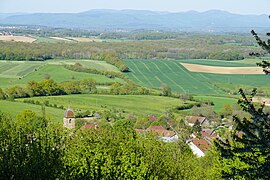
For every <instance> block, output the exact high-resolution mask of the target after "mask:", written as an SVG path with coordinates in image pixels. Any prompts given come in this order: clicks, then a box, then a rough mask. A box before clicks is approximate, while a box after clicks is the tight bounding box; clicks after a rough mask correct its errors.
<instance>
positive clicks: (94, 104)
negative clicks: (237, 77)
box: [18, 94, 194, 115]
mask: <svg viewBox="0 0 270 180" xmlns="http://www.w3.org/2000/svg"><path fill="white" fill-rule="evenodd" d="M27 99H28V100H29V99H32V100H35V101H37V100H38V101H40V102H44V101H49V102H50V104H57V105H58V106H61V105H63V106H64V107H67V106H68V105H70V106H71V108H72V109H74V110H78V109H80V110H90V111H91V110H96V111H99V110H107V109H116V110H125V112H126V113H134V114H137V115H148V114H156V115H160V114H162V113H163V112H165V111H166V110H167V109H169V108H173V107H176V106H180V105H183V102H182V101H181V100H179V99H177V98H170V97H162V96H150V95H149V96H148V95H147V96H146V95H96V94H82V95H66V96H54V97H34V98H27ZM18 100H19V101H22V100H23V99H18ZM189 103H194V102H189Z"/></svg>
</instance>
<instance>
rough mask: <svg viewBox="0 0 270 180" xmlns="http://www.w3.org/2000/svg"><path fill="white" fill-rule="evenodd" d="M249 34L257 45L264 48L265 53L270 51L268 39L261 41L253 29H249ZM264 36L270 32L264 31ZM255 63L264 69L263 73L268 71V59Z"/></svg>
mask: <svg viewBox="0 0 270 180" xmlns="http://www.w3.org/2000/svg"><path fill="white" fill-rule="evenodd" d="M269 18H270V16H269ZM251 34H252V35H253V36H254V38H255V39H256V41H257V43H258V45H259V46H260V47H261V48H262V49H263V50H265V51H266V52H267V53H270V39H268V40H267V41H263V40H262V39H261V38H260V37H259V36H258V34H257V33H256V32H255V31H254V30H252V31H251ZM266 36H270V32H268V33H266ZM251 55H256V56H259V55H261V54H259V53H251ZM257 65H258V66H260V67H262V68H263V71H264V73H265V74H269V73H270V62H269V61H262V62H260V63H257Z"/></svg>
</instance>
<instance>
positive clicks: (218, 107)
mask: <svg viewBox="0 0 270 180" xmlns="http://www.w3.org/2000/svg"><path fill="white" fill-rule="evenodd" d="M194 99H195V100H199V101H211V102H213V103H214V111H215V112H221V111H222V109H223V107H224V104H236V103H237V99H235V98H228V97H215V96H194Z"/></svg>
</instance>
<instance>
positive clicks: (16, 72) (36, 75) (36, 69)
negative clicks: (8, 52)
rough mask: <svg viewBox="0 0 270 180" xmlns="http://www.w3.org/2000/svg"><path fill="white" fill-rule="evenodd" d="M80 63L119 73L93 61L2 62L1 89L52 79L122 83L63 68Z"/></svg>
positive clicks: (107, 65) (118, 79) (0, 68)
mask: <svg viewBox="0 0 270 180" xmlns="http://www.w3.org/2000/svg"><path fill="white" fill-rule="evenodd" d="M75 62H80V63H82V64H83V65H85V66H86V67H91V66H92V67H93V68H97V69H100V70H102V69H103V70H104V69H109V70H112V71H117V68H116V67H114V66H112V65H110V64H107V63H106V62H102V61H91V60H67V61H60V60H51V61H45V62H25V61H24V62H18V61H15V62H6V61H0V87H1V88H6V87H10V86H14V85H25V84H26V83H27V82H28V81H30V80H35V81H40V80H43V79H45V78H48V77H49V78H51V79H53V80H55V81H56V82H58V83H60V82H63V81H74V80H81V79H87V78H92V79H94V80H96V82H98V83H111V82H120V83H124V80H122V79H120V78H108V77H106V76H104V75H98V74H90V73H84V72H75V71H71V70H68V69H66V68H64V67H63V64H64V63H66V64H74V63H75Z"/></svg>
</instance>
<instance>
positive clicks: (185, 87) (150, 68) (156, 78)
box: [125, 60, 269, 95]
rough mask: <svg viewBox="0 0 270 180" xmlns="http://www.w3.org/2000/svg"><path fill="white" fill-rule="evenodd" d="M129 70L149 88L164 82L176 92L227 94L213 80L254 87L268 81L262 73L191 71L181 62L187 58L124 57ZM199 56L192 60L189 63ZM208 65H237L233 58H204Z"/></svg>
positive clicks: (132, 76)
mask: <svg viewBox="0 0 270 180" xmlns="http://www.w3.org/2000/svg"><path fill="white" fill-rule="evenodd" d="M125 62H126V63H127V65H128V66H129V68H130V70H131V72H129V73H127V74H126V75H127V76H128V77H129V78H130V79H131V80H133V81H135V82H137V83H138V84H140V85H142V86H146V87H151V88H160V86H161V85H162V84H167V85H168V86H170V87H171V88H172V90H173V91H175V92H181V93H190V94H213V95H215V94H226V93H225V92H224V91H222V90H221V89H219V88H218V87H217V86H215V85H214V83H228V84H238V85H240V86H241V85H249V86H253V87H260V86H265V82H268V81H269V78H268V76H265V75H263V74H262V75H242V74H228V75H227V74H211V73H198V72H190V71H188V70H187V69H186V68H184V67H183V66H182V65H181V64H180V62H189V61H188V60H182V61H180V60H125ZM191 62H192V63H195V62H198V64H199V63H201V64H202V60H192V61H190V63H191ZM205 63H206V64H207V65H212V66H217V65H222V66H224V63H228V64H226V65H227V66H236V65H235V62H227V61H226V62H225V61H212V60H208V61H205ZM239 64H241V66H250V65H248V63H244V62H243V63H238V66H240V65H239Z"/></svg>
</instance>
